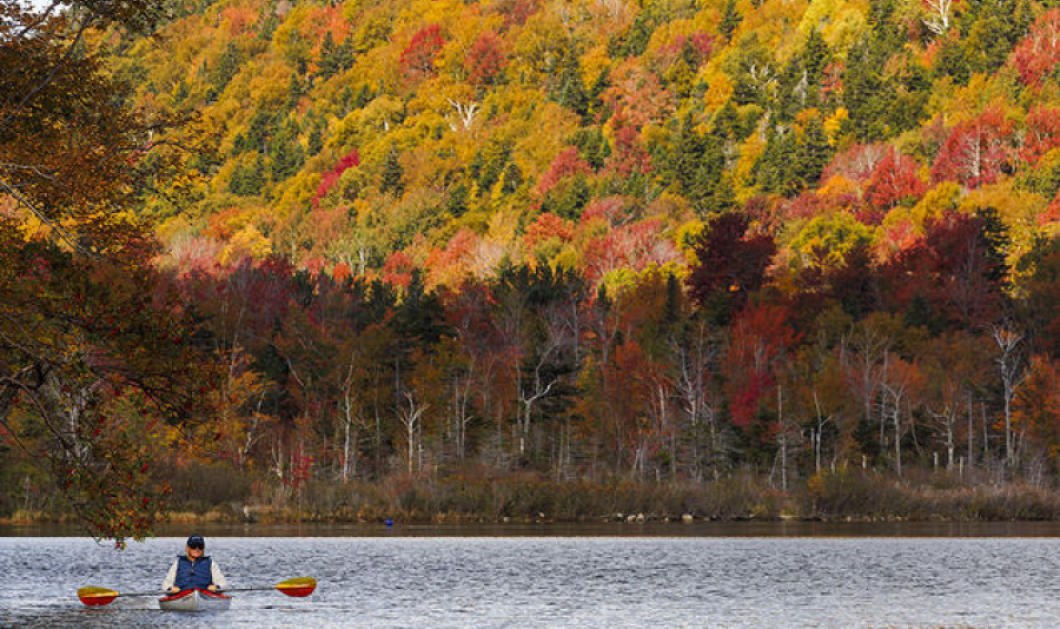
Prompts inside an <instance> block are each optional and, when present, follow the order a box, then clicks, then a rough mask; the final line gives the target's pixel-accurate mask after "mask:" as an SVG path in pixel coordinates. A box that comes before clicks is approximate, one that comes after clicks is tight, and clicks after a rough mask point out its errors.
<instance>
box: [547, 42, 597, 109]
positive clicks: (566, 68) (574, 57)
mask: <svg viewBox="0 0 1060 629" xmlns="http://www.w3.org/2000/svg"><path fill="white" fill-rule="evenodd" d="M552 100H553V101H555V102H556V103H558V104H560V105H563V106H564V107H566V108H568V109H570V110H571V111H574V112H576V113H577V114H578V115H580V116H584V115H586V114H587V113H589V95H588V94H586V92H585V83H584V82H583V81H582V71H581V64H580V63H579V62H578V54H577V53H576V52H575V51H574V50H568V51H567V54H565V55H564V56H563V59H562V60H561V61H560V65H559V80H558V81H557V83H556V86H555V88H554V89H553V90H552Z"/></svg>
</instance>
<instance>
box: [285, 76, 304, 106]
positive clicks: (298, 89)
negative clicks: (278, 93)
mask: <svg viewBox="0 0 1060 629" xmlns="http://www.w3.org/2000/svg"><path fill="white" fill-rule="evenodd" d="M303 94H305V86H303V85H302V80H301V79H299V78H298V75H297V74H291V81H290V82H289V83H288V84H287V103H286V105H287V109H294V108H295V107H297V106H298V101H299V100H300V99H301V98H302V95H303Z"/></svg>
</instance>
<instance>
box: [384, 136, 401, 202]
mask: <svg viewBox="0 0 1060 629" xmlns="http://www.w3.org/2000/svg"><path fill="white" fill-rule="evenodd" d="M404 175H405V171H404V169H402V168H401V162H400V161H399V160H398V151H397V149H396V148H394V147H393V146H391V147H390V150H388V151H387V152H386V159H384V160H383V175H382V179H381V181H380V183H379V191H380V192H384V193H386V192H391V193H393V194H394V195H395V196H401V194H402V193H403V192H404V191H405V184H404V183H403V182H402V177H404Z"/></svg>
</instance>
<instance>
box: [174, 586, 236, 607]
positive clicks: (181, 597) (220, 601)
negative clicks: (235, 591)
mask: <svg viewBox="0 0 1060 629" xmlns="http://www.w3.org/2000/svg"><path fill="white" fill-rule="evenodd" d="M231 604H232V597H231V596H225V595H224V594H220V593H217V592H211V591H209V590H181V591H180V592H178V593H176V594H174V595H172V596H166V597H163V598H160V599H158V606H159V607H161V608H162V609H163V610H164V611H169V612H212V611H217V612H221V611H225V610H226V609H228V607H229V606H230V605H231Z"/></svg>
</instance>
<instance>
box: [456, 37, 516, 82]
mask: <svg viewBox="0 0 1060 629" xmlns="http://www.w3.org/2000/svg"><path fill="white" fill-rule="evenodd" d="M507 64H508V59H507V58H506V57H505V55H504V44H503V42H502V41H501V39H500V38H499V37H497V35H495V34H494V33H492V32H490V33H483V34H482V35H480V36H479V38H478V39H477V40H476V41H475V43H474V44H472V45H471V50H469V51H468V53H467V57H465V58H464V71H466V72H467V80H468V82H469V83H471V84H472V85H474V86H476V87H485V86H487V85H492V84H493V82H494V81H495V80H496V78H497V75H498V74H500V73H501V71H502V70H504V66H506V65H507Z"/></svg>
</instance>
